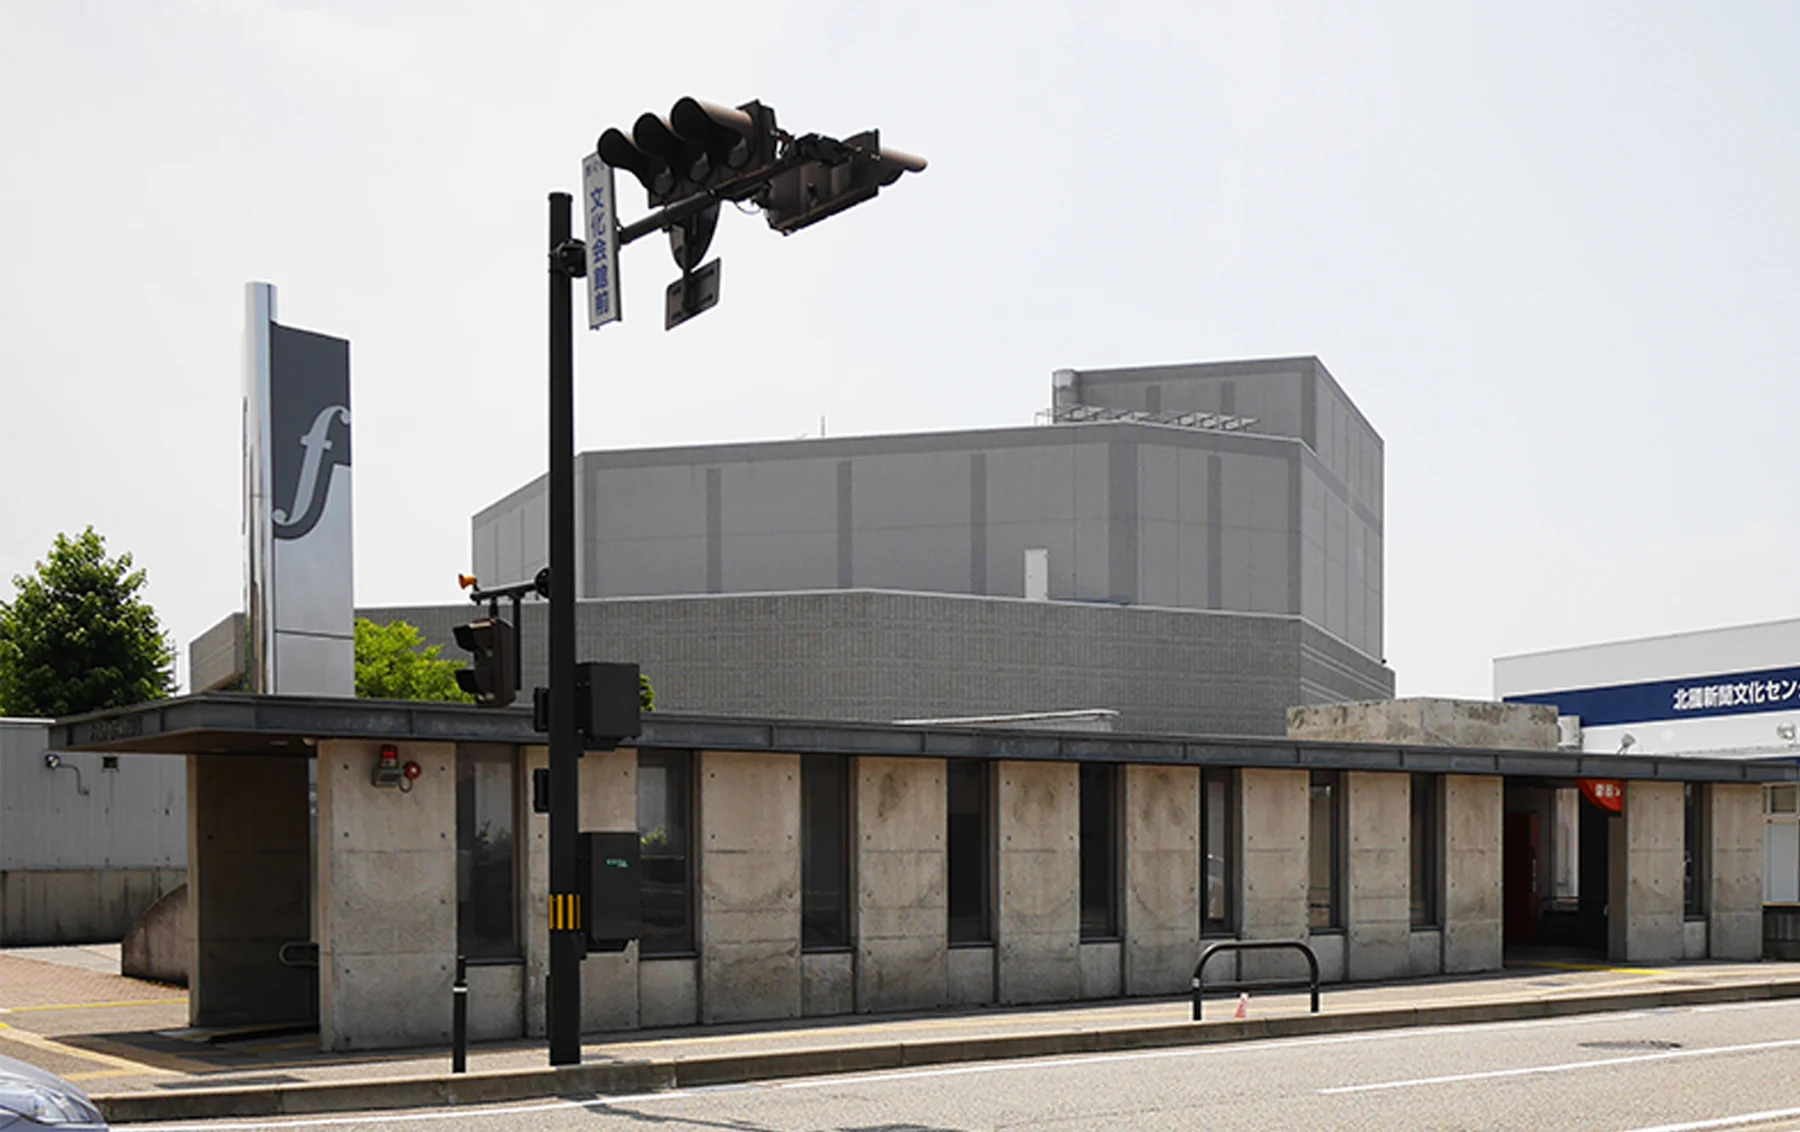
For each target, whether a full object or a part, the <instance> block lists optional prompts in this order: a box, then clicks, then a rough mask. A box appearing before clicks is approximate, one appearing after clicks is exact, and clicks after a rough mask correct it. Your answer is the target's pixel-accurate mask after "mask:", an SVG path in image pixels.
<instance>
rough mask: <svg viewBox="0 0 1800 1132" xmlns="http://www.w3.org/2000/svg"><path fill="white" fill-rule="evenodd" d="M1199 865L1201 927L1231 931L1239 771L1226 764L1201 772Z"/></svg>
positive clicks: (1233, 913)
mask: <svg viewBox="0 0 1800 1132" xmlns="http://www.w3.org/2000/svg"><path fill="white" fill-rule="evenodd" d="M1200 869H1201V872H1200V880H1201V886H1202V887H1201V892H1200V899H1201V905H1200V930H1201V931H1203V932H1206V933H1208V934H1212V935H1218V934H1221V933H1229V932H1231V931H1232V930H1233V929H1234V928H1235V927H1236V911H1237V909H1236V908H1235V907H1234V905H1235V903H1236V902H1235V901H1234V900H1233V899H1232V893H1233V892H1234V891H1235V890H1236V887H1237V773H1236V772H1235V771H1233V770H1230V769H1228V768H1225V767H1207V768H1205V769H1203V770H1202V771H1201V772H1200Z"/></svg>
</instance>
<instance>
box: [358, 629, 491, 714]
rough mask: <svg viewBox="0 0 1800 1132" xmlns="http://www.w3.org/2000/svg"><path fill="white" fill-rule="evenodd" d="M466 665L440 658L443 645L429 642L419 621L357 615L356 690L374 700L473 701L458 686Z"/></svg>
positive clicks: (462, 702)
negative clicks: (378, 620)
mask: <svg viewBox="0 0 1800 1132" xmlns="http://www.w3.org/2000/svg"><path fill="white" fill-rule="evenodd" d="M461 667H462V665H460V664H458V663H456V662H455V661H453V660H439V659H438V646H437V645H430V646H427V645H426V644H425V641H424V638H423V637H421V636H420V635H419V630H418V628H417V627H415V626H413V625H411V624H409V623H408V622H405V621H390V622H389V623H388V624H386V625H377V624H375V622H373V621H371V620H369V619H368V618H367V617H358V618H357V619H356V694H357V695H358V696H361V697H363V698H365V699H372V700H442V701H446V702H449V703H459V704H467V703H473V702H475V701H474V697H473V696H470V695H469V694H468V693H466V692H464V691H463V690H462V689H461V688H458V687H457V686H456V670H457V669H458V668H461Z"/></svg>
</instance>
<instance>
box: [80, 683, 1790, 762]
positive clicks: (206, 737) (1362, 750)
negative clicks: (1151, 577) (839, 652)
mask: <svg viewBox="0 0 1800 1132" xmlns="http://www.w3.org/2000/svg"><path fill="white" fill-rule="evenodd" d="M643 728H644V730H643V734H642V735H640V736H639V737H638V739H637V740H636V742H635V743H632V744H630V745H631V746H636V747H676V748H686V749H693V750H712V751H778V752H781V753H784V754H842V755H899V756H915V757H929V758H986V759H994V758H1004V759H1022V760H1032V759H1042V760H1053V761H1065V762H1067V761H1082V762H1120V763H1124V762H1130V763H1163V764H1177V765H1181V764H1187V765H1212V766H1245V767H1297V768H1307V769H1310V768H1319V769H1330V770H1383V771H1426V772H1435V773H1450V774H1500V775H1514V776H1534V777H1545V778H1631V779H1667V780H1673V781H1678V782H1794V781H1800V763H1796V761H1795V760H1792V759H1789V760H1783V761H1773V760H1760V759H1759V760H1749V759H1722V758H1699V757H1684V756H1655V755H1606V754H1583V753H1580V752H1574V751H1569V752H1563V751H1518V750H1488V749H1480V748H1461V747H1423V746H1407V745H1403V744H1393V743H1333V742H1321V741H1313V740H1296V739H1275V738H1261V737H1254V736H1228V735H1128V734H1108V733H1095V732H1073V731H1071V732H1060V733H1059V732H1052V731H1040V730H1008V729H1002V728H994V727H955V726H944V725H936V726H900V725H897V724H884V723H848V722H834V721H815V720H797V719H752V718H743V717H714V716H695V715H678V714H675V713H672V712H655V713H651V714H646V715H645V716H644V721H643ZM321 739H361V740H367V741H372V742H392V743H404V742H465V743H466V742H481V743H507V744H515V745H520V746H542V745H543V744H544V743H545V742H546V737H545V736H544V735H543V734H542V733H540V732H538V731H534V730H533V729H532V726H531V713H530V711H529V710H528V709H524V708H508V709H506V710H503V711H489V710H483V709H481V708H477V707H472V706H467V705H463V704H441V703H420V702H411V701H400V700H359V699H338V698H331V697H319V696H254V695H243V694H235V693H222V692H210V693H206V694H204V695H197V696H185V697H182V698H180V699H173V700H160V701H157V702H155V703H148V704H138V705H135V706H133V707H126V708H115V709H112V710H110V711H102V712H94V713H91V714H88V715H79V716H72V717H70V718H67V719H60V720H57V721H56V722H55V723H54V724H53V725H52V726H51V727H50V734H49V740H50V747H51V748H52V749H54V750H59V751H104V752H108V753H113V752H121V753H137V754H162V755H207V754H226V755H242V756H280V757H294V756H309V755H311V754H312V753H313V748H314V746H315V745H316V744H317V742H318V741H319V740H321Z"/></svg>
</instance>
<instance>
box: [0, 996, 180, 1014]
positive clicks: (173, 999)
mask: <svg viewBox="0 0 1800 1132" xmlns="http://www.w3.org/2000/svg"><path fill="white" fill-rule="evenodd" d="M185 1002H187V995H185V994H184V995H172V996H170V997H168V998H133V999H125V1000H123V1001H120V1002H58V1003H55V1004H54V1005H51V1006H8V1007H6V1008H4V1009H0V1014H31V1013H34V1012H36V1011H39V1010H110V1009H112V1008H114V1007H120V1006H162V1005H163V1004H165V1003H171V1004H172V1003H185Z"/></svg>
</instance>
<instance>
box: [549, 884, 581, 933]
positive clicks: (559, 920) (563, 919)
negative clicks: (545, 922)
mask: <svg viewBox="0 0 1800 1132" xmlns="http://www.w3.org/2000/svg"><path fill="white" fill-rule="evenodd" d="M550 930H551V931H553V932H578V931H580V930H581V894H580V893H576V892H552V893H551V894H550Z"/></svg>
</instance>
